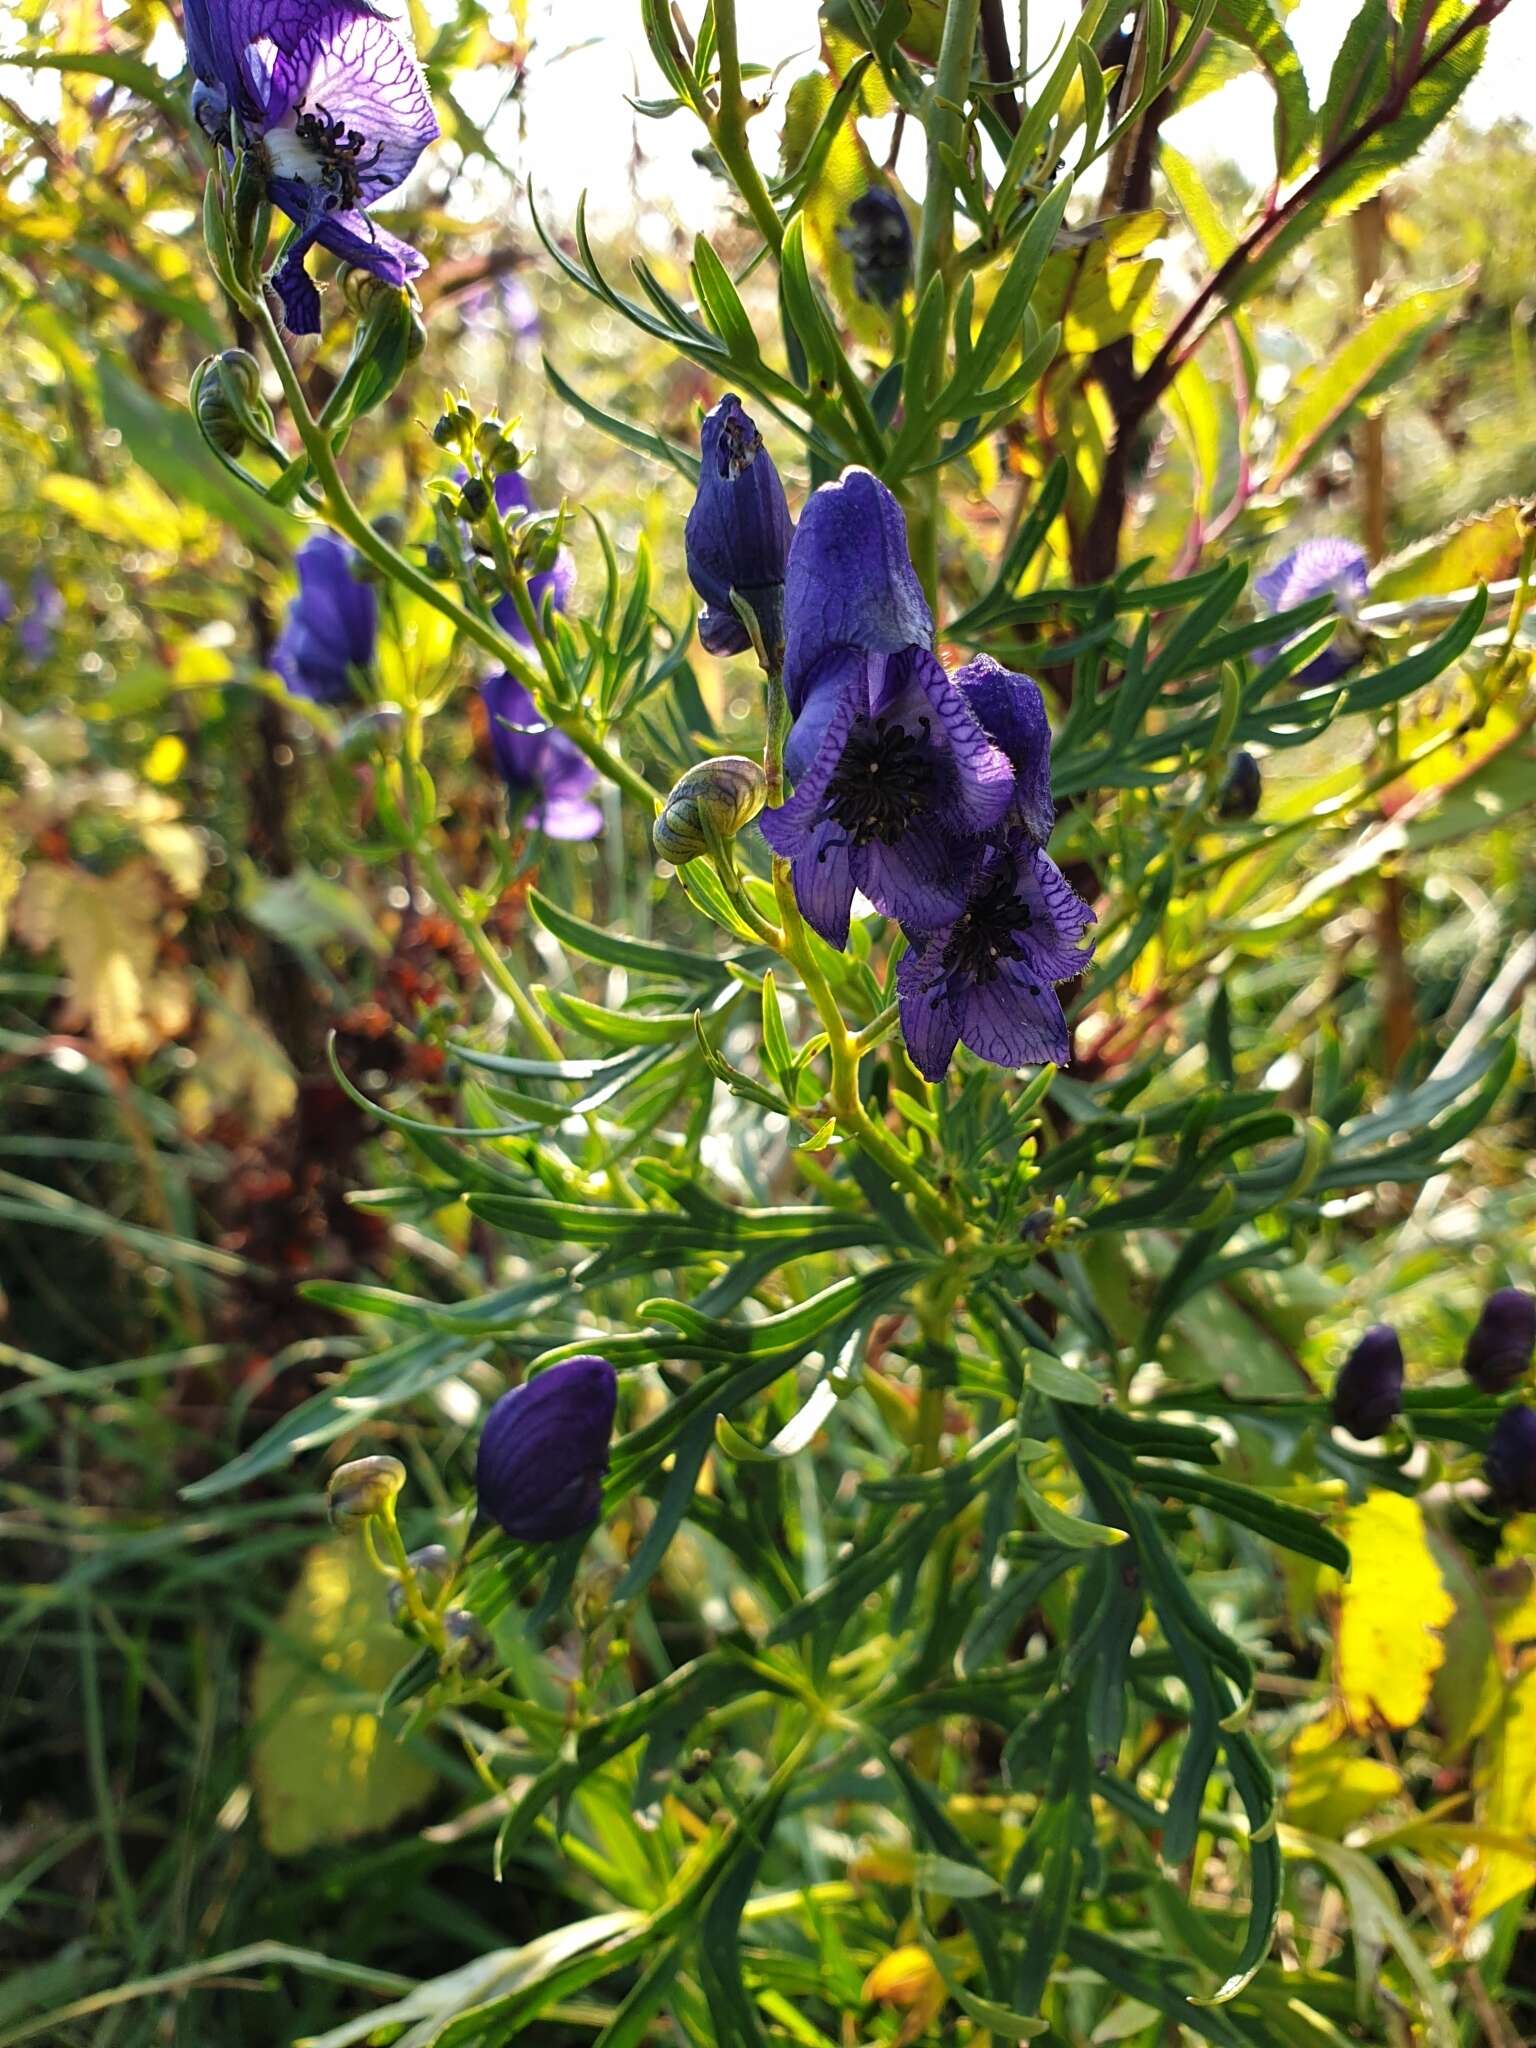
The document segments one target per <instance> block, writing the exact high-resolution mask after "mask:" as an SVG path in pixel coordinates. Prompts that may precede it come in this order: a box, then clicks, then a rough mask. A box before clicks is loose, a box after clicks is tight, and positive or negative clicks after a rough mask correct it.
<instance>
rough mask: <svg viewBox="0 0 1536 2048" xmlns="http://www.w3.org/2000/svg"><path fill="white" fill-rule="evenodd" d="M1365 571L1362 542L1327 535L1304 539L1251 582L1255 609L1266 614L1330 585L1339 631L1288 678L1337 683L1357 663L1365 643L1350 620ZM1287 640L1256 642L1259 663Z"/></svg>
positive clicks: (1300, 601)
mask: <svg viewBox="0 0 1536 2048" xmlns="http://www.w3.org/2000/svg"><path fill="white" fill-rule="evenodd" d="M1369 576H1370V566H1369V563H1368V562H1367V560H1366V554H1365V550H1364V548H1361V547H1357V546H1356V545H1355V543H1354V542H1353V541H1352V540H1340V539H1338V538H1337V537H1334V536H1329V537H1327V538H1325V539H1319V540H1304V541H1303V542H1302V544H1301V546H1300V547H1299V548H1295V549H1293V550H1292V552H1291V553H1290V554H1288V555H1287V556H1286V557H1285V559H1284V561H1283V562H1277V563H1276V564H1275V566H1274V568H1273V569H1271V570H1269V571H1268V572H1267V573H1266V574H1265V575H1263V576H1260V577H1259V578H1258V579H1257V581H1256V582H1255V583H1254V586H1253V594H1254V598H1255V599H1256V601H1257V603H1258V606H1259V609H1260V610H1261V611H1263V612H1267V613H1271V614H1273V613H1276V612H1288V611H1292V610H1294V609H1295V607H1296V606H1297V605H1303V604H1306V603H1308V602H1309V601H1310V600H1311V599H1312V598H1314V597H1321V596H1323V595H1324V593H1325V592H1330V591H1331V592H1332V593H1333V595H1334V597H1335V598H1336V599H1337V600H1338V606H1337V609H1338V611H1339V614H1340V617H1341V618H1342V619H1343V620H1344V622H1345V623H1344V631H1343V632H1342V633H1340V634H1337V635H1336V636H1335V638H1334V640H1333V643H1332V645H1331V646H1328V647H1325V648H1324V649H1323V651H1322V653H1321V654H1318V655H1314V657H1313V658H1312V660H1311V661H1309V662H1308V663H1307V665H1306V667H1305V668H1304V669H1301V670H1300V671H1299V672H1298V673H1297V674H1296V675H1295V676H1294V677H1293V678H1292V681H1293V682H1297V683H1307V684H1321V683H1336V682H1337V681H1338V680H1339V679H1340V677H1341V676H1347V675H1348V674H1349V673H1350V671H1351V669H1356V668H1358V667H1359V666H1360V662H1361V659H1362V657H1363V654H1364V649H1363V648H1362V647H1361V645H1360V643H1359V639H1358V636H1357V634H1356V632H1355V629H1354V628H1353V626H1352V625H1351V624H1350V617H1351V614H1352V613H1353V610H1354V607H1355V605H1356V603H1357V602H1358V601H1359V599H1361V598H1362V597H1364V595H1365V591H1366V585H1367V583H1368V581H1369ZM1289 644H1290V643H1289V642H1285V641H1282V642H1277V643H1276V644H1275V645H1274V646H1272V647H1260V648H1257V649H1255V651H1254V657H1253V658H1254V660H1255V661H1256V662H1257V663H1258V664H1259V666H1260V667H1262V666H1263V665H1264V663H1265V662H1267V661H1273V659H1274V658H1275V656H1276V655H1277V654H1278V653H1279V652H1280V650H1281V648H1282V647H1283V646H1287V645H1289Z"/></svg>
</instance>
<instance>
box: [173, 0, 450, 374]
mask: <svg viewBox="0 0 1536 2048" xmlns="http://www.w3.org/2000/svg"><path fill="white" fill-rule="evenodd" d="M185 23H186V37H187V58H188V61H189V63H190V65H191V68H192V73H193V76H194V78H195V79H196V80H197V85H196V88H195V90H194V92H193V97H192V105H193V112H194V114H195V116H196V118H197V121H198V123H199V125H200V126H201V127H202V128H203V130H204V132H205V133H206V134H208V135H209V136H211V137H212V138H213V139H214V140H215V141H217V142H220V143H222V144H224V145H225V146H226V147H230V148H233V147H235V146H237V145H238V146H240V147H243V148H244V149H245V150H246V151H247V152H248V156H249V159H250V160H253V161H254V162H255V163H256V164H257V166H258V167H259V169H260V171H261V174H262V180H263V183H264V186H265V189H266V192H267V194H268V196H269V197H270V198H271V199H272V201H273V203H274V204H275V205H277V206H279V207H280V208H281V209H282V211H283V212H284V213H286V214H287V216H288V217H289V219H290V220H291V221H292V222H293V224H294V227H295V229H296V233H294V234H293V235H292V236H290V238H289V240H288V243H287V245H286V247H285V249H284V251H283V255H282V259H281V261H280V262H279V264H278V266H277V269H276V271H275V272H274V273H273V278H272V283H273V286H274V288H275V289H276V291H277V294H278V297H279V299H280V300H281V302H282V307H283V317H284V320H285V321H286V323H287V325H288V327H289V329H290V330H291V331H292V332H293V333H295V334H314V333H317V332H318V331H319V327H320V295H319V293H318V292H317V291H316V289H315V286H314V283H313V282H312V280H311V279H310V277H309V276H308V274H307V272H306V271H305V268H304V259H305V257H306V255H307V254H308V252H309V250H310V249H311V248H313V247H315V246H316V245H318V246H319V247H321V248H324V249H328V250H330V251H331V253H332V254H333V255H335V256H339V257H340V258H341V259H342V261H343V262H346V263H350V264H353V265H355V266H356V267H357V268H359V269H362V270H366V271H368V272H369V273H370V274H371V275H372V276H374V277H377V278H379V279H381V280H382V281H383V282H384V283H385V284H390V285H396V286H403V285H406V284H408V283H409V282H410V280H411V279H412V278H413V277H416V276H418V275H419V274H420V272H421V271H422V270H423V269H424V268H425V267H426V266H425V258H424V257H423V256H422V255H421V253H420V251H419V250H416V249H413V248H412V247H411V246H410V244H409V243H408V242H403V241H401V240H400V239H399V237H398V236H396V235H392V234H391V233H390V232H389V230H388V229H387V228H382V227H380V226H379V225H378V223H377V222H376V221H375V220H373V219H372V218H371V217H370V215H369V212H368V209H369V208H370V207H371V206H372V205H374V204H375V203H376V202H377V201H378V200H380V199H382V198H384V196H385V195H386V194H387V193H390V192H392V191H394V189H395V188H396V186H398V185H400V184H402V183H403V182H404V181H405V179H406V178H407V177H409V175H410V173H411V171H412V170H413V169H414V168H415V165H416V160H417V158H418V157H419V156H420V155H421V153H422V151H423V150H424V149H425V148H426V147H427V145H428V143H430V142H432V141H434V140H435V139H436V136H437V132H438V129H437V118H436V116H435V115H434V113H433V111H432V102H431V99H430V97H429V95H428V93H427V87H426V81H425V80H424V79H423V77H422V75H421V68H420V66H419V65H418V64H417V62H416V58H415V55H414V53H413V52H412V50H411V49H410V48H409V46H408V45H407V44H406V43H405V42H403V41H402V40H401V38H400V36H399V35H398V34H397V33H396V31H395V30H394V29H393V28H392V27H391V26H390V24H389V23H388V22H386V21H382V20H380V19H379V18H378V16H377V15H376V14H375V13H374V12H373V11H372V10H371V8H369V7H367V6H364V5H359V4H357V0H187V6H186V11H185Z"/></svg>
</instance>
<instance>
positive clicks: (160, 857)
mask: <svg viewBox="0 0 1536 2048" xmlns="http://www.w3.org/2000/svg"><path fill="white" fill-rule="evenodd" d="M139 837H140V838H141V839H142V840H143V842H144V851H145V852H146V853H147V854H148V855H149V857H150V859H151V860H152V861H153V862H154V864H155V866H156V867H157V868H159V870H160V872H161V873H162V874H163V875H164V876H165V878H166V880H167V881H168V882H169V883H170V885H171V887H172V888H173V889H174V890H175V891H176V894H177V895H178V896H195V895H196V894H197V892H198V890H199V888H200V887H201V886H202V880H203V876H204V875H205V874H206V872H207V869H208V857H207V855H206V854H205V853H204V852H203V844H202V841H201V840H200V839H199V838H198V836H197V834H196V833H195V832H194V831H193V830H192V828H191V826H190V825H182V824H178V823H177V821H176V820H175V819H174V818H145V819H143V820H142V822H141V823H140V826H139Z"/></svg>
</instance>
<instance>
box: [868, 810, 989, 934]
mask: <svg viewBox="0 0 1536 2048" xmlns="http://www.w3.org/2000/svg"><path fill="white" fill-rule="evenodd" d="M976 858H977V854H976V850H975V849H974V848H973V849H972V850H971V851H970V853H969V854H967V852H966V849H965V848H964V847H963V846H962V845H959V844H957V843H956V842H955V841H953V840H950V839H947V838H944V837H943V836H942V835H940V834H936V833H935V834H929V833H923V832H908V833H906V834H904V836H903V837H902V838H900V839H898V840H897V841H896V843H895V845H894V846H883V845H882V844H881V843H880V841H879V840H878V839H872V840H871V841H870V842H869V843H868V845H866V846H856V847H855V848H854V850H853V852H852V854H851V855H850V857H849V866H850V869H851V872H852V875H853V879H854V882H855V884H856V885H857V887H858V888H859V890H860V891H861V893H862V894H863V895H865V896H867V897H868V898H869V900H870V902H871V903H873V904H874V906H875V908H876V910H878V911H880V912H881V913H882V915H884V916H886V917H895V918H900V920H901V921H902V923H903V924H909V925H912V926H914V927H915V928H916V929H918V930H925V929H927V928H929V927H931V926H933V925H936V924H942V923H944V922H946V921H947V920H949V919H950V918H955V917H958V916H959V915H960V913H961V912H962V911H963V910H964V908H965V903H966V898H967V896H968V895H969V893H970V886H971V876H972V873H973V871H974V868H975V864H976Z"/></svg>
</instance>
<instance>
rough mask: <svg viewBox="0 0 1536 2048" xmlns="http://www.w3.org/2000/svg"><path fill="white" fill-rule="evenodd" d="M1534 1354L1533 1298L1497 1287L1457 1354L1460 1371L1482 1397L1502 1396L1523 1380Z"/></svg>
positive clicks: (1535, 1307) (1535, 1317) (1535, 1323)
mask: <svg viewBox="0 0 1536 2048" xmlns="http://www.w3.org/2000/svg"><path fill="white" fill-rule="evenodd" d="M1533 1351H1536V1295H1531V1294H1527V1293H1526V1292H1525V1291H1524V1289H1523V1288H1519V1287H1501V1288H1499V1290H1498V1291H1497V1293H1495V1294H1490V1295H1489V1297H1488V1299H1487V1300H1486V1301H1485V1302H1484V1303H1483V1312H1482V1314H1481V1315H1480V1316H1479V1317H1478V1319H1477V1326H1476V1328H1475V1329H1474V1330H1473V1332H1472V1334H1471V1336H1470V1337H1469V1338H1468V1339H1467V1348H1466V1350H1465V1351H1464V1352H1463V1353H1462V1354H1461V1364H1462V1370H1463V1371H1464V1372H1465V1373H1466V1375H1467V1378H1468V1379H1469V1380H1471V1381H1472V1383H1473V1385H1474V1386H1478V1387H1481V1388H1482V1390H1483V1392H1484V1393H1485V1394H1503V1393H1507V1392H1508V1390H1509V1389H1510V1388H1511V1387H1512V1386H1514V1385H1515V1384H1516V1382H1517V1381H1519V1380H1523V1379H1524V1378H1525V1376H1526V1374H1527V1373H1528V1372H1529V1371H1530V1369H1531V1354H1532V1352H1533Z"/></svg>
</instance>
